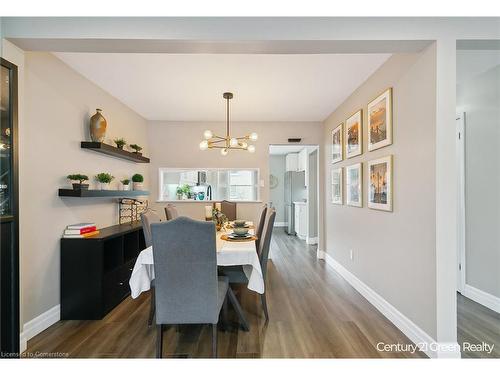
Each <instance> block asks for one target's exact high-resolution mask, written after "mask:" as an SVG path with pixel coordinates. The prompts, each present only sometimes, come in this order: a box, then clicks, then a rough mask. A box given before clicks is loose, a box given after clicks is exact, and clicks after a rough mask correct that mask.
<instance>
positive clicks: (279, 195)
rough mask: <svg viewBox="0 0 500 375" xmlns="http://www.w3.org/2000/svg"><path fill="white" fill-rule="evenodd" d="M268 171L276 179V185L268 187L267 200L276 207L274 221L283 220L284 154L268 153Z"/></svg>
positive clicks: (279, 221) (282, 221)
mask: <svg viewBox="0 0 500 375" xmlns="http://www.w3.org/2000/svg"><path fill="white" fill-rule="evenodd" d="M269 173H270V174H272V175H274V176H275V177H276V178H277V179H278V185H277V186H276V187H275V188H274V189H271V188H269V202H272V205H273V207H274V208H275V209H276V219H275V222H276V223H284V222H285V155H269Z"/></svg>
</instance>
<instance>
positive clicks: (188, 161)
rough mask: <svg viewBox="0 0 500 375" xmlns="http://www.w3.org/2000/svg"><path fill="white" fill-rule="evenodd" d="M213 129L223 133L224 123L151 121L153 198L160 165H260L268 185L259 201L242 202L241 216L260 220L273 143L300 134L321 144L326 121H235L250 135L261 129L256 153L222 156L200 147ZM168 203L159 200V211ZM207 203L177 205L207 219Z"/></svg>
mask: <svg viewBox="0 0 500 375" xmlns="http://www.w3.org/2000/svg"><path fill="white" fill-rule="evenodd" d="M206 129H211V130H212V131H214V132H215V133H219V134H220V133H223V132H224V130H225V128H224V124H223V123H222V122H220V123H216V122H202V123H195V122H161V121H151V122H149V124H148V134H149V147H150V149H151V164H150V176H151V197H152V200H155V199H157V198H158V168H162V167H164V168H165V167H171V168H212V167H221V168H259V169H260V179H261V180H262V181H263V184H264V186H261V188H260V200H261V201H262V202H258V203H238V209H237V210H238V211H237V215H238V216H239V217H242V218H245V219H248V220H253V221H256V220H257V219H258V213H259V209H260V208H261V207H262V205H263V204H264V203H267V202H268V201H269V188H268V182H269V145H270V144H287V143H288V141H287V139H288V138H289V137H300V138H302V142H303V143H305V144H319V143H320V142H321V137H322V124H321V123H317V122H305V123H304V122H291V123H285V122H276V123H269V122H255V123H239V122H237V123H232V124H231V132H232V133H234V134H242V135H244V134H248V133H250V132H253V131H255V132H257V133H258V135H259V139H258V141H257V142H256V143H255V146H256V152H255V153H254V154H250V153H248V152H243V151H234V152H230V153H229V155H227V156H222V155H220V153H219V151H218V150H207V151H201V150H200V149H199V147H198V145H199V143H200V141H201V140H202V139H203V131H204V130H206ZM165 205H166V203H162V202H157V203H156V204H155V206H156V208H157V210H159V211H160V212H161V214H163V212H162V211H163V207H164V206H165ZM204 206H205V204H204V203H203V202H198V203H194V202H179V203H177V207H178V210H179V213H180V214H181V215H187V216H191V217H194V218H199V219H202V218H204Z"/></svg>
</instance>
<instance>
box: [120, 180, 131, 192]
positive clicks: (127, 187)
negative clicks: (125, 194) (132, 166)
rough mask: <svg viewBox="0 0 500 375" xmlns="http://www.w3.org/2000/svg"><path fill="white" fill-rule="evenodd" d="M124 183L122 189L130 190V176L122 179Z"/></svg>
mask: <svg viewBox="0 0 500 375" xmlns="http://www.w3.org/2000/svg"><path fill="white" fill-rule="evenodd" d="M120 182H121V183H122V189H123V190H130V180H129V179H128V178H126V179H124V180H121V181H120Z"/></svg>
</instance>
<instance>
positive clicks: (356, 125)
mask: <svg viewBox="0 0 500 375" xmlns="http://www.w3.org/2000/svg"><path fill="white" fill-rule="evenodd" d="M344 143H345V156H346V159H349V158H352V157H354V156H358V155H361V154H362V153H363V110H362V109H359V110H358V111H356V112H354V113H353V114H352V115H351V116H350V117H349V118H348V119H347V120H345V122H344Z"/></svg>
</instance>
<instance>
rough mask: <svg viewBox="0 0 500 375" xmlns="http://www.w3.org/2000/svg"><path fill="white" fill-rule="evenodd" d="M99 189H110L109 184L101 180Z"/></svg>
mask: <svg viewBox="0 0 500 375" xmlns="http://www.w3.org/2000/svg"><path fill="white" fill-rule="evenodd" d="M99 190H109V184H107V183H104V182H99Z"/></svg>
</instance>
